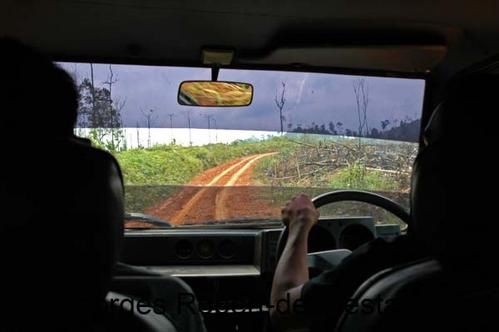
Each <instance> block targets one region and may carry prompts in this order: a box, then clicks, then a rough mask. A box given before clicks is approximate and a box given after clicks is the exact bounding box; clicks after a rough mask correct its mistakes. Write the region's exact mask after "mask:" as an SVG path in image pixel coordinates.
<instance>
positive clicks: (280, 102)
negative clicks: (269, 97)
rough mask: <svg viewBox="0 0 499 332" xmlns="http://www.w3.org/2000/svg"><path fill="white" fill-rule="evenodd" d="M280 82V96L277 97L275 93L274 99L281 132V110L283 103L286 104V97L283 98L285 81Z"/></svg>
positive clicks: (282, 129) (282, 127) (282, 118)
mask: <svg viewBox="0 0 499 332" xmlns="http://www.w3.org/2000/svg"><path fill="white" fill-rule="evenodd" d="M281 84H282V90H281V96H280V97H279V94H278V93H276V96H275V100H274V101H275V104H276V106H277V109H278V110H279V122H280V123H281V134H282V133H283V132H284V126H283V122H284V116H283V115H282V110H283V108H284V105H285V104H286V98H285V94H286V83H284V82H281Z"/></svg>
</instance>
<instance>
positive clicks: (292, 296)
mask: <svg viewBox="0 0 499 332" xmlns="http://www.w3.org/2000/svg"><path fill="white" fill-rule="evenodd" d="M282 217H283V222H284V223H285V224H286V225H287V226H288V228H289V235H288V239H287V242H286V246H285V248H284V251H283V253H282V256H281V258H280V260H279V263H278V264H277V268H276V271H275V275H274V280H273V284H272V292H271V299H270V300H271V305H272V306H273V307H272V308H271V310H270V317H271V320H272V323H273V324H274V325H275V326H276V327H278V328H280V329H287V328H291V327H292V328H299V327H302V326H304V324H305V321H304V319H303V315H300V312H299V311H298V310H295V309H297V308H298V306H299V305H301V307H303V304H300V303H299V302H298V301H301V291H302V287H303V284H304V283H305V282H307V281H308V278H309V277H308V264H307V241H308V233H309V232H310V229H311V228H312V226H313V225H314V224H315V223H316V222H317V220H318V218H319V212H318V211H317V210H316V209H315V207H314V205H313V203H312V201H311V200H310V198H309V197H308V196H306V195H304V194H301V195H298V196H296V197H295V198H293V199H292V200H291V201H290V202H288V204H286V206H285V207H284V208H283V210H282ZM288 296H289V300H288ZM279 304H281V305H279ZM288 304H289V307H288ZM295 304H298V305H297V306H295Z"/></svg>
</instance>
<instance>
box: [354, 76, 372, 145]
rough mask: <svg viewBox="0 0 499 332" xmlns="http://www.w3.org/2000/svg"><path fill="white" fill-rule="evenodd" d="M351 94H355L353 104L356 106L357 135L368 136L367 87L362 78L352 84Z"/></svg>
mask: <svg viewBox="0 0 499 332" xmlns="http://www.w3.org/2000/svg"><path fill="white" fill-rule="evenodd" d="M353 92H354V94H355V102H356V105H357V116H358V120H359V123H358V135H359V137H361V136H368V135H369V126H368V124H367V107H368V105H369V85H368V83H367V81H366V80H365V79H364V78H360V79H358V80H355V81H354V82H353Z"/></svg>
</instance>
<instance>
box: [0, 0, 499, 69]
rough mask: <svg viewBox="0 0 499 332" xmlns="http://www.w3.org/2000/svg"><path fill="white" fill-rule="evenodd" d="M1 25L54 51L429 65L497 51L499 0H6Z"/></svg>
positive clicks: (78, 56) (64, 55)
mask: <svg viewBox="0 0 499 332" xmlns="http://www.w3.org/2000/svg"><path fill="white" fill-rule="evenodd" d="M0 15H1V18H0V35H4V36H12V37H16V38H19V39H20V40H22V41H24V42H27V43H29V44H32V45H34V46H35V47H38V48H39V49H41V50H42V51H44V52H46V53H47V54H50V55H51V56H53V57H55V58H57V59H67V60H79V61H90V60H91V61H95V62H100V61H110V62H126V63H158V64H180V65H201V64H202V59H201V50H202V49H203V47H220V48H229V49H234V50H235V52H236V57H235V59H234V62H233V65H234V66H238V67H245V66H254V67H264V66H274V67H284V68H294V67H296V68H298V69H299V68H311V67H317V68H322V69H331V70H333V69H336V70H359V69H362V70H374V71H381V72H398V73H407V74H411V73H412V74H423V73H426V72H428V71H437V70H438V71H440V72H442V73H452V72H455V71H457V70H459V69H461V68H463V67H465V66H468V65H469V64H471V63H473V62H476V61H480V60H483V59H485V58H487V57H489V56H492V55H494V54H496V53H499V38H497V37H498V31H499V19H498V18H499V17H498V16H499V2H497V1H451V0H448V1H444V0H418V1H400V0H378V1H372V0H357V1H352V0H350V1H346V0H333V1H331V0H317V1H299V0H275V1H268V0H246V1H239V0H230V1H229V0H219V1H214V0H211V1H210V0H185V1H168V0H142V1H139V0H121V1H118V0H72V1H71V0H68V1H62V0H60V1H56V0H44V1H33V0H31V1H29V0H16V1H12V0H11V1H2V3H1V4H0Z"/></svg>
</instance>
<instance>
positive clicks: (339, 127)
mask: <svg viewBox="0 0 499 332" xmlns="http://www.w3.org/2000/svg"><path fill="white" fill-rule="evenodd" d="M336 128H338V134H339V135H341V133H342V131H343V122H339V121H338V122H336Z"/></svg>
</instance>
